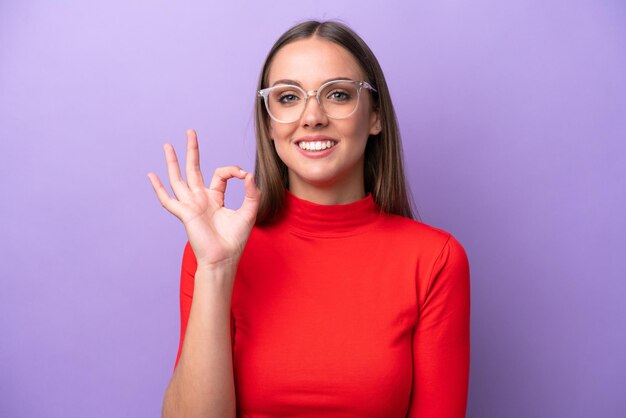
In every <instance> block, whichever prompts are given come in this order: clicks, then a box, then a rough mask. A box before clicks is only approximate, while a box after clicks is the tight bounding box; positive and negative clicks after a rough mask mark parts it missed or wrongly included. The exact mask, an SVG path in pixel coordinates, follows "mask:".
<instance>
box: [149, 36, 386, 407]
mask: <svg viewBox="0 0 626 418" xmlns="http://www.w3.org/2000/svg"><path fill="white" fill-rule="evenodd" d="M336 77H348V78H351V79H353V80H363V79H364V76H363V74H362V72H361V70H360V68H359V66H358V65H357V63H356V61H355V60H354V58H352V56H351V55H350V53H349V52H348V51H347V50H345V49H344V48H342V47H340V46H338V45H336V44H333V43H330V42H328V41H324V40H321V39H317V38H311V39H308V40H302V41H296V42H293V43H291V44H288V45H286V46H284V47H283V48H282V49H281V50H280V51H279V52H278V53H277V55H276V56H275V58H274V61H273V63H272V65H271V68H270V73H269V78H270V84H271V83H273V82H274V80H278V79H281V78H287V79H292V80H297V81H299V82H300V84H301V85H302V86H303V87H304V88H305V90H307V91H309V90H315V89H317V88H318V87H319V86H320V85H321V84H322V83H323V82H324V81H325V80H327V79H330V78H336ZM360 100H361V102H360V103H359V107H358V109H357V111H356V112H355V113H354V114H353V115H352V116H350V117H349V118H346V119H342V120H335V119H329V118H328V117H326V115H325V114H324V113H323V112H322V111H321V109H320V108H319V106H318V104H317V101H316V100H309V102H308V104H307V107H306V109H305V112H304V114H303V116H302V118H301V119H300V120H299V121H297V122H294V123H290V124H279V123H276V122H273V121H272V123H271V125H270V129H271V134H272V138H273V139H272V140H273V142H274V145H275V147H276V150H277V152H278V155H279V156H280V158H281V159H282V160H283V161H284V163H285V164H286V165H287V167H288V169H289V183H290V191H291V192H292V193H294V194H295V195H296V196H298V197H300V198H302V199H305V200H309V201H312V202H316V203H319V204H342V203H350V202H353V201H356V200H358V199H361V198H362V197H364V195H365V192H364V182H363V163H364V150H365V145H366V142H367V138H368V136H369V135H375V134H377V133H379V132H380V123H379V118H378V115H377V114H376V113H375V112H373V111H372V110H371V104H370V101H369V94H367V93H366V92H364V91H362V94H361V98H360ZM306 135H325V136H328V137H331V138H333V140H335V141H337V145H336V146H335V147H334V150H333V152H332V153H330V154H329V155H328V156H326V157H324V158H315V159H313V158H309V157H306V156H303V155H302V153H300V151H299V149H298V148H297V146H296V145H295V142H294V141H295V140H297V139H298V138H301V137H303V136H306ZM163 150H164V153H165V161H166V166H167V172H168V178H169V183H170V186H171V188H172V190H173V192H174V196H173V197H172V196H170V194H169V193H168V192H167V190H166V189H165V187H164V185H163V183H162V182H161V180H160V179H159V177H158V176H157V175H156V174H155V173H152V172H151V173H148V179H149V180H150V183H151V185H152V187H153V189H154V191H155V193H156V196H157V199H158V200H159V202H160V203H161V205H162V206H163V207H164V208H165V209H166V210H167V211H169V212H170V213H171V214H172V215H174V216H176V217H177V218H178V219H179V220H180V221H181V222H182V223H183V225H184V227H185V230H186V232H187V237H188V239H189V243H190V244H191V247H192V249H193V252H194V254H195V256H196V260H197V262H198V269H197V271H196V274H195V276H194V297H193V301H192V306H191V312H190V314H189V320H188V323H187V331H186V334H185V340H184V343H183V347H182V353H181V357H180V361H179V363H178V366H177V367H176V370H175V371H174V374H173V376H172V379H171V380H170V383H169V385H168V387H167V390H166V393H165V396H164V400H163V411H162V413H163V416H164V417H174V416H185V417H195V416H198V417H234V416H235V414H236V398H235V386H234V378H233V367H232V347H231V338H230V302H231V298H232V290H233V285H234V280H235V273H236V271H237V264H238V262H239V258H240V257H241V253H242V251H243V249H244V247H245V244H246V242H247V240H248V237H249V236H250V232H251V230H252V227H253V226H254V222H255V220H256V214H257V212H258V209H259V204H260V199H261V192H260V191H259V189H258V188H257V187H256V185H255V182H254V178H253V175H252V174H251V173H248V172H246V171H243V170H242V169H241V168H240V167H237V166H228V167H220V168H218V169H216V170H215V173H214V175H213V177H212V180H211V182H210V183H209V184H208V185H206V184H205V182H204V179H203V176H202V172H201V169H200V151H199V146H198V139H197V136H196V132H195V131H193V130H191V129H190V130H188V131H187V160H186V164H185V174H186V180H184V179H183V176H182V174H181V171H180V165H179V163H178V158H177V156H176V152H175V150H174V147H173V146H172V145H170V144H165V145H164V147H163ZM232 179H239V180H242V181H243V182H244V187H245V192H246V195H245V198H244V201H243V202H242V205H241V207H240V208H239V209H237V210H233V209H229V208H226V207H225V206H224V195H225V192H226V184H227V182H228V181H230V180H232Z"/></svg>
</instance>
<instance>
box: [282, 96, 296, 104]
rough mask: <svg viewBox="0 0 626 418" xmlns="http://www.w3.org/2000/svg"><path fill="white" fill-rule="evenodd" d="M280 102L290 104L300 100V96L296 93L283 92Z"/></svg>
mask: <svg viewBox="0 0 626 418" xmlns="http://www.w3.org/2000/svg"><path fill="white" fill-rule="evenodd" d="M278 101H279V102H280V103H284V104H289V103H293V102H296V101H298V96H296V95H295V94H282V95H280V97H279V98H278Z"/></svg>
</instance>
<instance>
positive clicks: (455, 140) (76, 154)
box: [0, 0, 626, 418]
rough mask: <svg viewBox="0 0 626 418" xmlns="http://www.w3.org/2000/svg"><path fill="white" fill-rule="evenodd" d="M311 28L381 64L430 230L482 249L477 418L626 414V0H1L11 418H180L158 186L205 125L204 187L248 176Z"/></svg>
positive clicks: (478, 262)
mask: <svg viewBox="0 0 626 418" xmlns="http://www.w3.org/2000/svg"><path fill="white" fill-rule="evenodd" d="M88 3H89V4H88ZM307 18H321V19H325V18H339V19H342V20H344V21H345V22H346V23H348V24H349V25H351V26H352V27H353V28H354V29H355V30H356V31H357V32H359V33H360V34H361V35H362V37H363V38H364V39H365V40H366V41H367V42H368V43H369V44H370V46H371V47H372V49H373V50H374V52H375V53H376V54H377V56H378V58H379V60H380V62H381V65H382V67H383V69H384V71H385V74H386V76H387V80H388V82H389V85H390V88H391V93H392V96H393V99H394V104H395V106H396V109H397V112H398V117H399V120H400V125H401V129H402V134H403V138H404V147H405V152H406V158H407V164H408V175H409V177H410V182H411V185H412V188H413V191H414V195H415V198H416V201H417V203H418V208H419V211H420V213H421V215H422V218H423V220H424V221H425V222H426V223H429V224H431V225H433V226H437V227H439V228H443V229H446V230H448V231H450V232H452V233H453V234H454V235H455V236H456V237H457V238H458V239H459V240H460V241H461V242H462V243H463V245H464V246H465V248H466V250H467V252H468V255H469V257H470V263H471V270H472V318H471V321H472V364H471V383H470V398H469V406H468V416H469V417H473V418H502V417H511V418H518V417H520V418H521V417H538V418H541V417H546V418H548V417H550V418H554V417H568V418H576V417H604V418H612V417H615V418H617V417H624V416H626V396H624V393H626V360H625V355H624V352H625V351H626V348H625V347H626V304H624V303H623V299H624V294H625V292H626V284H624V278H625V274H624V273H625V270H626V269H625V258H626V255H625V251H624V250H626V246H625V245H624V236H625V233H626V222H625V221H624V214H626V193H625V187H624V180H625V179H626V158H625V155H626V145H625V144H626V76H625V75H626V24H625V22H626V6H625V3H624V2H623V1H619V0H614V1H598V0H595V1H565V0H563V1H545V0H527V1H521V0H510V1H505V2H503V1H499V0H481V1H473V2H467V1H460V0H449V1H428V2H427V1H419V2H414V3H413V4H409V2H387V4H386V5H382V2H378V1H376V2H374V1H368V2H363V1H361V2H358V1H348V2H343V3H341V4H338V2H336V1H317V2H314V4H310V5H300V4H298V5H297V6H296V3H294V2H293V1H278V2H277V1H273V2H254V3H252V2H250V3H244V2H200V1H195V2H185V3H184V4H183V3H182V2H166V1H148V0H144V1H130V2H129V1H118V0H116V1H109V2H98V3H97V4H96V3H95V2H93V3H90V2H85V1H78V0H76V1H50V2H47V3H46V2H42V1H29V2H22V1H17V0H16V1H7V0H4V1H2V3H0V138H1V145H2V148H1V152H0V159H1V164H0V181H1V186H2V189H1V191H2V197H1V198H0V222H1V223H0V228H1V229H0V233H1V248H0V249H1V251H0V257H1V258H0V260H1V261H0V279H1V284H0V333H1V339H0V416H2V417H44V416H45V417H86V416H88V417H126V416H127V417H154V416H158V415H159V413H160V408H161V401H162V397H163V393H164V391H165V388H166V385H167V383H168V380H169V378H170V375H171V372H172V367H173V361H174V358H175V354H176V349H177V344H178V332H179V313H178V287H179V269H180V260H181V255H182V250H183V245H184V243H185V234H184V229H183V228H182V226H181V224H180V222H179V221H178V220H177V219H175V218H174V217H173V216H171V215H169V214H168V213H167V212H166V211H165V210H163V209H162V208H161V206H160V205H159V203H158V201H157V200H156V197H155V196H154V194H153V191H152V189H151V187H150V185H149V182H148V180H147V178H146V173H147V172H149V171H152V170H154V171H156V172H157V173H158V174H159V175H160V176H161V178H164V177H165V173H166V172H165V165H164V161H163V154H162V148H161V147H162V144H163V143H165V142H172V143H174V144H175V146H176V147H177V149H178V150H179V151H183V148H184V144H185V136H184V134H185V129H186V128H188V127H193V128H195V129H197V131H198V134H199V138H200V141H201V151H202V164H203V167H204V169H205V176H210V174H211V173H212V170H213V168H215V167H216V166H219V165H226V164H239V165H241V166H243V167H245V168H247V169H249V170H251V169H252V168H253V163H252V161H253V152H254V135H253V121H252V105H253V102H254V100H255V98H254V89H255V85H256V80H257V76H258V71H259V70H260V66H261V64H262V62H263V59H264V57H265V54H266V53H267V51H268V49H269V48H270V46H271V45H272V43H273V42H274V41H275V39H276V38H277V37H278V36H279V35H280V33H282V32H283V31H284V30H285V29H287V28H288V27H289V26H291V25H292V24H293V23H296V22H298V21H301V20H304V19H307ZM183 154H184V153H183ZM231 190H232V191H233V192H232V193H231V196H230V197H229V202H230V203H231V204H232V203H237V202H238V200H239V198H240V196H241V192H242V188H241V187H240V184H233V185H232V189H231Z"/></svg>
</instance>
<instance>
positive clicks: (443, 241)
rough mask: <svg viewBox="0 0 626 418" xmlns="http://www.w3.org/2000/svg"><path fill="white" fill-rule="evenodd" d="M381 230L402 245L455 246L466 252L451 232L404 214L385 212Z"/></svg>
mask: <svg viewBox="0 0 626 418" xmlns="http://www.w3.org/2000/svg"><path fill="white" fill-rule="evenodd" d="M379 230H380V233H382V234H384V235H388V236H390V237H393V240H394V241H397V242H398V243H399V244H400V245H406V246H409V247H413V248H415V247H421V248H429V249H431V250H434V251H438V250H442V249H443V248H444V247H454V249H456V250H457V251H460V252H464V249H463V246H462V245H461V243H460V242H459V241H458V240H457V239H456V238H455V237H454V235H453V234H452V233H451V232H449V231H447V230H444V229H441V228H438V227H435V226H433V225H430V224H428V223H425V222H422V221H418V220H415V219H411V218H407V217H404V216H400V215H392V214H385V215H384V221H383V222H381V227H380V228H379Z"/></svg>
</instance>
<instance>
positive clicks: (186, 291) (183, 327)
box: [174, 242, 235, 369]
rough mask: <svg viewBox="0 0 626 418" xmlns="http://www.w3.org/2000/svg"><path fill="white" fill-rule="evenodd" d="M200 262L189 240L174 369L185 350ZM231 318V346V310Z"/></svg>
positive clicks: (186, 251)
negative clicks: (184, 345)
mask: <svg viewBox="0 0 626 418" xmlns="http://www.w3.org/2000/svg"><path fill="white" fill-rule="evenodd" d="M197 268H198V263H197V261H196V256H195V254H194V253H193V249H192V248H191V245H190V244H189V242H187V244H186V245H185V250H184V251H183V261H182V267H181V271H180V340H179V343H178V354H176V362H175V363H174V369H176V366H178V361H179V360H180V355H181V353H182V351H183V342H184V340H185V332H186V331H187V322H188V321H189V313H190V312H191V301H192V300H193V288H194V278H195V275H196V269H197ZM230 315H231V318H230V335H231V344H232V345H231V347H232V346H234V338H235V322H234V318H233V314H232V311H231V314H230Z"/></svg>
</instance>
